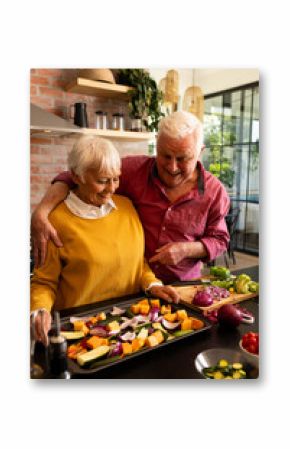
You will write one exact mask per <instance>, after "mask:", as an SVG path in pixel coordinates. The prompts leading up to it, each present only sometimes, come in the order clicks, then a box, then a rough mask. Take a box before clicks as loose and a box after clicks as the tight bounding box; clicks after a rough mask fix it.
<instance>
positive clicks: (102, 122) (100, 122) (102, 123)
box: [95, 111, 108, 129]
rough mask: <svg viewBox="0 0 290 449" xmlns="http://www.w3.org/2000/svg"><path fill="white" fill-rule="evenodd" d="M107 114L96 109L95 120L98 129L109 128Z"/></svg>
mask: <svg viewBox="0 0 290 449" xmlns="http://www.w3.org/2000/svg"><path fill="white" fill-rule="evenodd" d="M107 115H108V114H107V112H103V111H96V122H95V127H96V129H107V127H108V120H107Z"/></svg>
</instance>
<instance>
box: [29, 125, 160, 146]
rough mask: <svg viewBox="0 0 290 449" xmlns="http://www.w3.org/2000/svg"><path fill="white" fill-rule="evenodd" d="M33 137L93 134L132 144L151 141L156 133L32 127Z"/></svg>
mask: <svg viewBox="0 0 290 449" xmlns="http://www.w3.org/2000/svg"><path fill="white" fill-rule="evenodd" d="M30 134H31V137H46V138H49V137H57V136H58V137H61V136H69V135H70V136H73V135H74V134H76V135H81V134H93V135H95V136H100V137H104V138H107V139H111V140H124V141H128V142H129V141H130V142H141V141H146V140H151V139H153V138H154V133H149V132H142V133H141V132H134V131H114V130H112V129H94V128H79V129H75V130H72V129H66V128H53V127H48V128H42V127H40V126H39V127H37V126H31V128H30Z"/></svg>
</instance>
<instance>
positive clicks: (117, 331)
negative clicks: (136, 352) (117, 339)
mask: <svg viewBox="0 0 290 449" xmlns="http://www.w3.org/2000/svg"><path fill="white" fill-rule="evenodd" d="M119 333H120V329H114V330H112V331H109V333H108V336H109V337H112V336H113V335H117V334H119Z"/></svg>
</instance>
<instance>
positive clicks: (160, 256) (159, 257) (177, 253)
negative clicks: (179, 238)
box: [149, 242, 190, 265]
mask: <svg viewBox="0 0 290 449" xmlns="http://www.w3.org/2000/svg"><path fill="white" fill-rule="evenodd" d="M189 245H190V243H188V242H176V243H167V244H166V245H164V246H161V248H158V249H157V250H156V253H157V254H156V255H155V256H153V257H151V259H150V260H149V262H160V263H162V264H163V265H177V264H178V263H179V262H180V261H181V260H182V259H184V258H185V257H188V256H189V254H188V248H189Z"/></svg>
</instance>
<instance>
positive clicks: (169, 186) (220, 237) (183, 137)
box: [32, 111, 230, 283]
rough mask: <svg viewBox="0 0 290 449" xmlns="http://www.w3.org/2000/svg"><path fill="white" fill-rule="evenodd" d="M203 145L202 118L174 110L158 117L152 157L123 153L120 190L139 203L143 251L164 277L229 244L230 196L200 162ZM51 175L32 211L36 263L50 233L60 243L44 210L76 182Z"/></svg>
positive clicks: (174, 277)
mask: <svg viewBox="0 0 290 449" xmlns="http://www.w3.org/2000/svg"><path fill="white" fill-rule="evenodd" d="M202 147H203V129H202V124H201V122H200V121H199V120H198V119H197V118H196V117H195V116H194V115H193V114H191V113H188V112H185V111H178V112H174V113H173V114H171V115H169V116H167V117H165V118H163V119H162V120H161V122H160V125H159V131H158V136H157V156H156V158H155V157H148V156H128V157H125V158H123V159H122V174H121V182H120V188H119V190H118V193H119V194H121V195H126V196H128V197H129V198H130V199H131V200H132V202H133V204H134V206H135V208H136V209H137V211H138V214H139V216H140V219H141V222H142V225H143V228H144V232H145V256H146V258H147V260H148V261H149V263H150V267H151V269H152V270H153V272H154V273H155V275H156V276H157V277H158V278H159V279H161V280H162V281H163V282H165V283H171V282H174V281H178V280H181V281H183V280H190V279H193V278H195V277H199V276H200V274H201V272H200V270H201V267H202V262H207V261H210V260H213V259H215V258H216V257H217V256H219V255H221V254H222V253H223V252H224V251H226V249H227V245H228V241H229V234H228V231H227V226H226V223H225V216H226V214H227V212H228V209H229V204H230V201H229V197H228V194H227V192H226V190H225V188H224V186H223V185H222V184H221V182H220V181H219V180H218V179H217V178H216V177H215V176H213V175H212V174H211V173H209V172H207V171H206V170H205V169H204V167H203V165H202V163H201V162H200V160H199V158H200V155H201V151H202ZM54 181H55V183H54V184H53V185H52V186H51V187H50V188H49V190H48V192H47V193H46V195H45V197H44V198H43V200H42V202H41V203H40V204H39V206H38V207H37V209H36V210H35V212H34V214H33V217H32V231H33V246H34V258H35V262H36V264H38V263H39V262H40V263H43V261H44V259H45V254H46V245H47V240H48V239H49V238H51V239H53V241H54V243H55V244H56V245H57V246H61V245H62V242H61V241H60V240H59V238H58V235H57V233H56V231H55V229H54V228H53V227H52V225H51V224H50V222H49V218H48V216H49V213H50V212H51V210H53V209H54V208H55V206H56V205H57V204H58V203H59V202H60V201H62V200H63V199H64V198H65V197H66V195H67V193H68V190H69V187H70V188H73V187H74V185H73V183H72V180H71V177H70V174H69V172H64V173H62V174H60V175H59V176H57V177H56V178H55V180H54ZM56 181H57V182H56Z"/></svg>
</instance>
